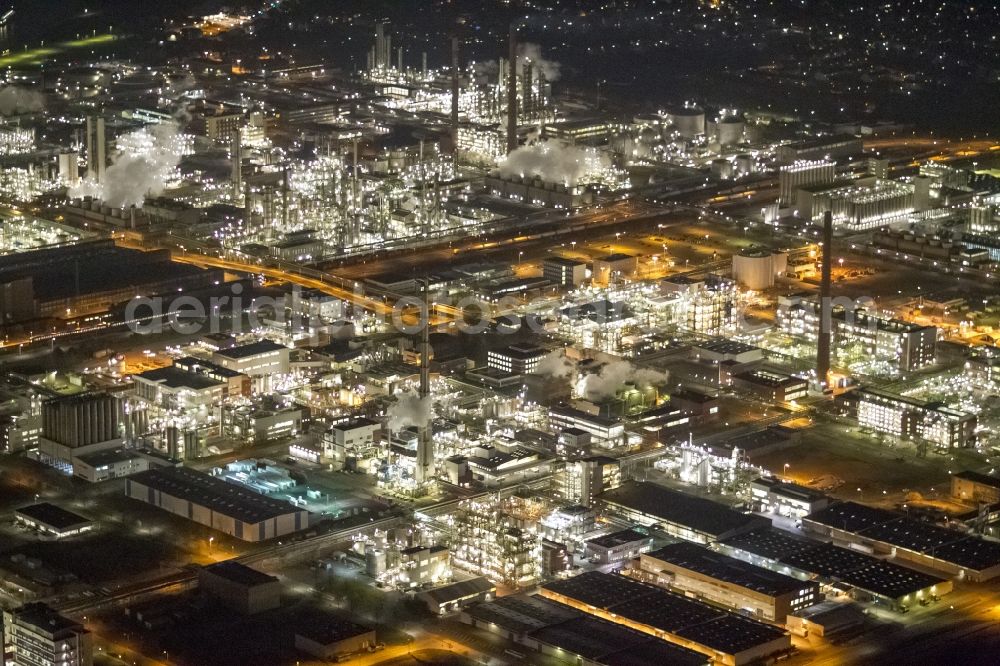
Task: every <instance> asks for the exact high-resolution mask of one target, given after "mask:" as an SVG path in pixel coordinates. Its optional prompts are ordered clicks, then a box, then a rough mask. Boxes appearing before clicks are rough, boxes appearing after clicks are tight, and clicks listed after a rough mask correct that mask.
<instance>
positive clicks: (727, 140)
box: [715, 116, 746, 146]
mask: <svg viewBox="0 0 1000 666" xmlns="http://www.w3.org/2000/svg"><path fill="white" fill-rule="evenodd" d="M745 129H746V125H745V124H744V123H743V119H742V118H737V117H736V116H727V117H725V118H720V119H719V121H718V122H717V123H716V124H715V132H716V140H717V141H718V142H719V145H720V146H734V145H736V144H738V143H743V132H744V130H745Z"/></svg>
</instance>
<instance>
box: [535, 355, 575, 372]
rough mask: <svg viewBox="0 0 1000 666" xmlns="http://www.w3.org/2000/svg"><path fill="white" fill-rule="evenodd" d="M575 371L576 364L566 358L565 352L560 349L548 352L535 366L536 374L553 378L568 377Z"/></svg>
mask: <svg viewBox="0 0 1000 666" xmlns="http://www.w3.org/2000/svg"><path fill="white" fill-rule="evenodd" d="M574 372H576V366H575V365H574V364H573V362H572V361H570V360H569V359H568V358H566V352H564V351H562V350H561V349H557V350H555V351H552V352H549V353H548V355H546V356H545V358H543V359H542V360H541V361H539V362H538V366H537V367H536V368H535V372H534V373H532V374H536V375H547V376H549V377H552V378H553V379H569V378H570V377H572V376H573V373H574Z"/></svg>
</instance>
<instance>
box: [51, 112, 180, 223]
mask: <svg viewBox="0 0 1000 666" xmlns="http://www.w3.org/2000/svg"><path fill="white" fill-rule="evenodd" d="M184 154H185V142H184V139H183V137H182V135H181V134H180V131H179V130H178V128H177V125H175V124H174V123H162V124H159V125H150V126H147V127H143V128H142V129H138V130H135V131H134V132H129V133H128V134H124V135H122V136H120V137H118V139H117V146H116V149H115V152H114V154H113V155H112V156H111V165H110V166H108V168H107V169H106V170H105V172H104V182H103V183H96V182H94V181H92V180H83V181H81V182H80V184H79V185H77V186H75V187H72V188H70V190H69V196H70V197H71V198H79V197H84V196H92V197H94V198H96V199H100V200H101V201H103V202H104V203H105V204H106V205H108V206H111V207H113V208H119V207H121V208H124V207H127V206H132V205H135V206H138V207H142V204H143V201H144V200H145V199H146V197H147V196H153V197H155V196H159V195H160V194H162V193H163V191H164V190H165V189H166V188H167V183H168V182H169V181H170V179H171V177H172V176H173V174H174V170H175V169H176V168H177V165H178V164H180V161H181V157H183V156H184Z"/></svg>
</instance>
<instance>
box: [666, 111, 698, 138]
mask: <svg viewBox="0 0 1000 666" xmlns="http://www.w3.org/2000/svg"><path fill="white" fill-rule="evenodd" d="M671 120H672V121H673V123H674V129H676V130H677V131H678V132H679V133H680V135H681V136H682V137H684V138H685V139H693V138H695V137H698V136H701V135H702V134H704V133H705V111H704V110H703V109H700V108H698V107H696V106H691V107H684V108H683V109H677V110H676V111H674V112H673V113H671Z"/></svg>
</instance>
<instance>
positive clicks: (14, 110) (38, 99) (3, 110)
mask: <svg viewBox="0 0 1000 666" xmlns="http://www.w3.org/2000/svg"><path fill="white" fill-rule="evenodd" d="M44 108H45V95H43V94H42V93H40V92H38V91H37V90H30V89H28V88H22V87H20V86H5V87H3V88H0V115H4V116H12V115H15V114H18V113H33V112H35V111H41V110H42V109H44Z"/></svg>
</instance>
